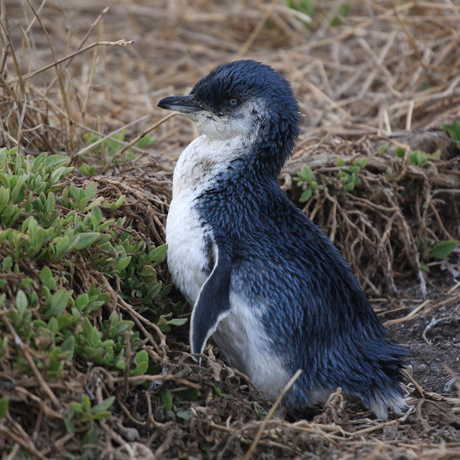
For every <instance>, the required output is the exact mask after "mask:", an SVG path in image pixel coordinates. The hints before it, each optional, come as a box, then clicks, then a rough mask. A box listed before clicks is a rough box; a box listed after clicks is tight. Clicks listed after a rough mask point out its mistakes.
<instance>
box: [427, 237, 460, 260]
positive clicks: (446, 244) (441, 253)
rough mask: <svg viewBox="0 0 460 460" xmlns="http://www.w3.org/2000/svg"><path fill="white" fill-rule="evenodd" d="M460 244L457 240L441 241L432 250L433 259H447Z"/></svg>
mask: <svg viewBox="0 0 460 460" xmlns="http://www.w3.org/2000/svg"><path fill="white" fill-rule="evenodd" d="M459 244H460V242H459V241H455V240H445V241H440V242H439V243H437V244H435V245H434V246H433V247H432V248H431V257H434V258H435V259H445V258H446V257H448V256H449V255H450V254H451V252H452V251H453V250H454V249H456V248H457V247H458V246H459Z"/></svg>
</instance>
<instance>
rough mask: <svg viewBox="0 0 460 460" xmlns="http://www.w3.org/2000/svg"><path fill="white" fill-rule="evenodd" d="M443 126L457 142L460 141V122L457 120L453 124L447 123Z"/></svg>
mask: <svg viewBox="0 0 460 460" xmlns="http://www.w3.org/2000/svg"><path fill="white" fill-rule="evenodd" d="M441 128H442V129H443V130H444V131H446V132H447V133H448V134H449V135H450V137H451V138H452V139H453V140H454V141H455V142H460V122H458V121H457V120H456V121H454V122H453V123H452V124H445V125H443V126H441Z"/></svg>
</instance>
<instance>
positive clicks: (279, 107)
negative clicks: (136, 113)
mask: <svg viewBox="0 0 460 460" xmlns="http://www.w3.org/2000/svg"><path fill="white" fill-rule="evenodd" d="M158 106H159V107H162V108H165V109H170V110H176V111H178V112H180V113H182V114H184V115H186V116H187V117H189V118H190V119H192V120H193V121H195V122H196V124H197V127H198V130H199V131H200V133H201V134H205V135H207V136H208V137H209V138H212V139H216V138H217V139H229V138H232V137H237V136H242V137H243V138H247V139H248V140H249V141H251V140H252V141H255V140H256V139H257V138H265V140H266V141H269V142H276V141H277V139H276V137H277V136H283V137H284V139H283V141H284V142H286V141H287V142H288V143H289V141H292V142H291V144H292V143H293V140H294V138H295V137H296V135H297V132H298V118H299V116H298V104H297V101H296V100H295V98H294V95H293V93H292V89H291V87H290V85H289V83H288V82H287V81H286V80H285V79H284V78H283V77H282V76H281V75H280V74H278V73H277V72H275V71H274V70H273V69H272V68H271V67H269V66H267V65H265V64H261V63H260V62H256V61H252V60H242V61H234V62H230V63H227V64H223V65H220V66H218V67H217V68H215V69H214V70H213V71H211V73H209V74H208V75H207V76H206V77H204V78H202V79H201V80H200V81H198V83H196V85H195V86H194V87H193V89H192V91H191V93H190V94H189V95H187V96H172V97H166V98H164V99H162V100H161V101H160V102H159V104H158ZM290 147H291V148H292V145H290Z"/></svg>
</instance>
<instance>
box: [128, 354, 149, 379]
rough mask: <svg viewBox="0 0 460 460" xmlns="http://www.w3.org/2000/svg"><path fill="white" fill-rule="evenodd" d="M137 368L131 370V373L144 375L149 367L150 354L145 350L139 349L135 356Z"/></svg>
mask: <svg viewBox="0 0 460 460" xmlns="http://www.w3.org/2000/svg"><path fill="white" fill-rule="evenodd" d="M134 361H135V363H136V368H135V369H133V370H132V371H131V375H143V374H145V373H146V372H147V369H148V368H149V355H148V353H147V352H146V351H145V350H141V351H138V352H137V353H136V358H135V360H134Z"/></svg>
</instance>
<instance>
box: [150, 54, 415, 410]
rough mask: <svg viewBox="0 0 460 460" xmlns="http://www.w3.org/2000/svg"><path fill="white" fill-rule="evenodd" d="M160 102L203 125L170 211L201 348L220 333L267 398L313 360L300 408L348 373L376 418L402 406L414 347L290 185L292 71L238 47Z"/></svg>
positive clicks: (290, 396)
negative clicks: (285, 169)
mask: <svg viewBox="0 0 460 460" xmlns="http://www.w3.org/2000/svg"><path fill="white" fill-rule="evenodd" d="M158 105H159V107H161V108H164V109H169V110H174V111H177V112H180V113H181V114H184V115H185V116H187V117H188V118H190V119H191V120H193V121H194V122H195V123H196V126H197V128H198V132H199V137H197V138H196V139H195V140H193V141H192V142H191V144H189V145H188V146H187V147H186V148H185V150H184V151H183V152H182V153H181V155H180V157H179V159H178V161H177V164H176V167H175V169H174V176H173V196H172V202H171V206H170V209H169V214H168V217H167V223H166V242H167V245H168V250H167V251H168V252H167V260H168V267H169V270H170V272H171V275H172V279H173V282H174V283H175V284H176V285H177V287H178V288H179V290H180V291H181V292H182V293H183V295H184V296H185V298H186V299H187V301H188V302H189V303H190V304H191V305H192V306H193V310H192V316H191V322H190V346H191V351H192V353H194V354H200V353H202V352H203V349H204V347H205V345H206V343H207V341H208V340H209V338H210V337H211V336H212V338H213V340H214V341H215V343H216V345H217V346H218V348H219V349H220V350H221V351H222V353H223V355H224V358H225V359H226V360H227V362H228V363H229V364H230V365H231V366H233V367H236V368H237V369H239V370H241V371H242V372H243V373H245V374H246V375H247V376H248V377H249V379H250V380H251V381H252V383H253V384H254V386H255V387H256V388H257V389H258V390H260V392H261V393H262V394H263V395H264V396H265V397H266V398H267V399H269V400H274V399H276V398H277V396H278V395H279V394H280V392H281V391H282V390H283V388H284V387H285V386H286V384H287V382H288V381H289V380H290V379H291V377H292V376H293V375H294V374H295V373H296V372H297V370H299V369H301V370H302V373H301V375H300V377H299V378H298V379H297V380H296V381H295V383H294V384H293V386H292V387H291V389H290V390H289V391H288V392H287V393H286V395H285V396H284V399H283V403H282V404H283V406H284V408H285V409H286V410H287V412H288V413H290V414H302V413H303V411H305V409H306V408H308V407H311V406H312V405H315V404H318V403H322V402H324V401H326V400H327V398H328V397H329V396H330V394H331V393H332V392H334V391H335V390H336V389H337V388H338V387H341V388H342V391H343V393H345V394H349V395H352V396H356V397H358V398H359V399H361V401H362V402H363V403H364V405H365V406H366V407H368V408H369V409H370V410H372V411H373V412H374V413H375V415H376V416H377V417H378V418H382V419H385V418H387V416H388V409H392V410H393V411H394V412H395V413H397V414H400V413H401V412H402V411H403V410H404V409H406V407H407V406H406V403H405V400H404V393H403V391H402V388H401V384H400V382H401V379H402V378H401V369H402V366H403V362H404V357H405V355H406V354H407V352H406V350H405V348H403V347H401V346H399V345H397V344H394V343H392V342H391V341H390V339H389V338H388V336H387V332H386V330H385V329H384V327H383V326H382V324H381V323H380V321H379V319H378V318H377V316H376V314H375V313H374V311H373V310H372V307H371V306H370V304H369V302H368V300H367V297H366V295H365V294H364V292H363V290H362V289H361V287H360V285H359V283H358V281H357V279H356V278H355V276H354V275H353V273H352V271H351V269H350V267H349V265H348V264H347V262H345V260H344V259H343V258H342V256H341V255H340V253H339V251H338V250H337V249H336V248H335V246H334V245H333V244H332V242H331V241H330V240H329V239H328V237H327V236H326V235H325V234H324V233H323V232H322V231H321V230H320V229H319V228H318V227H317V226H316V225H315V224H314V223H313V222H311V221H310V220H309V219H308V218H307V216H306V215H305V214H304V213H303V212H302V211H301V210H300V209H299V208H297V207H296V206H295V205H294V204H293V203H292V202H291V201H290V200H289V199H288V197H287V196H286V194H285V193H284V192H283V191H282V190H281V189H280V187H279V184H278V181H277V177H278V175H279V173H280V171H281V168H282V166H283V164H284V163H285V161H286V159H287V158H288V157H289V155H290V154H291V152H292V149H293V146H294V142H295V139H296V137H297V135H298V132H299V107H298V103H297V101H296V99H295V97H294V95H293V91H292V89H291V87H290V85H289V83H288V82H287V81H286V80H285V79H284V78H283V77H282V76H281V75H280V74H278V73H277V72H275V71H274V70H273V69H272V68H271V67H269V66H267V65H265V64H262V63H259V62H256V61H252V60H239V61H234V62H230V63H226V64H223V65H220V66H218V67H217V68H215V69H214V70H213V71H212V72H211V73H209V74H208V75H207V76H206V77H204V78H202V79H201V80H199V81H198V83H197V84H196V85H195V86H194V87H193V89H192V91H191V92H190V94H188V95H186V96H171V97H166V98H163V99H161V100H160V102H159V103H158Z"/></svg>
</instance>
